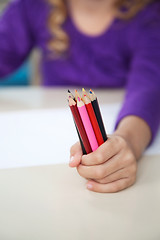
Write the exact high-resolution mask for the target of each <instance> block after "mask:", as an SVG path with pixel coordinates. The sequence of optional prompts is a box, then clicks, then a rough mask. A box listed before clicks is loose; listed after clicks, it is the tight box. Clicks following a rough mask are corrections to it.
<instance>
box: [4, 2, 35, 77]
mask: <svg viewBox="0 0 160 240" xmlns="http://www.w3.org/2000/svg"><path fill="white" fill-rule="evenodd" d="M30 7H32V6H30ZM26 12H27V9H26V6H25V1H24V0H17V1H13V2H11V3H10V5H9V6H8V7H7V9H6V10H4V13H3V15H2V16H1V17H0V77H3V76H5V75H8V74H10V73H12V72H13V71H14V70H16V69H17V68H18V67H19V66H20V65H21V64H22V63H23V61H24V60H25V59H26V57H27V56H28V54H29V53H30V51H31V49H32V48H33V45H34V39H33V36H32V33H31V30H30V25H29V21H28V19H27V16H26V15H27V14H26Z"/></svg>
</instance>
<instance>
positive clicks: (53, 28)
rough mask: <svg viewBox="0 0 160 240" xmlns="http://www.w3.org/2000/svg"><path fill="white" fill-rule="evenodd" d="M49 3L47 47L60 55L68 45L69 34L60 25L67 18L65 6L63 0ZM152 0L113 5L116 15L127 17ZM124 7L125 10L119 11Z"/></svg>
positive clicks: (126, 0) (127, 0)
mask: <svg viewBox="0 0 160 240" xmlns="http://www.w3.org/2000/svg"><path fill="white" fill-rule="evenodd" d="M48 1H49V3H50V5H51V12H50V15H49V19H48V26H49V30H50V32H51V35H52V36H53V38H52V39H51V40H50V41H49V43H48V47H49V49H50V50H51V51H52V52H54V53H56V54H58V55H61V54H62V53H64V52H65V51H66V50H67V49H68V47H69V36H68V35H67V34H66V32H65V31H64V30H63V28H62V25H63V24H64V22H65V20H66V18H67V7H66V4H65V0H48ZM151 2H153V0H133V1H131V0H116V1H115V3H114V7H115V9H116V10H117V17H118V18H121V19H129V18H132V17H134V16H135V15H136V14H137V13H138V12H139V11H140V10H141V9H143V8H144V7H145V6H146V5H148V4H149V3H151ZM122 9H125V11H121V10H122Z"/></svg>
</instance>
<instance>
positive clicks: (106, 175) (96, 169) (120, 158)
mask: <svg viewBox="0 0 160 240" xmlns="http://www.w3.org/2000/svg"><path fill="white" fill-rule="evenodd" d="M70 167H77V171H78V173H79V174H80V175H81V176H82V177H84V178H86V179H87V180H88V182H87V188H88V189H89V190H91V191H95V192H104V193H105V192H108V193H111V192H118V191H120V190H123V189H125V188H127V187H129V186H131V185H132V184H133V183H134V182H135V180H136V172H137V161H136V158H135V156H134V153H133V151H132V149H131V147H130V146H129V144H128V143H127V141H126V140H125V139H124V138H122V137H121V136H116V135H112V136H110V137H109V138H108V140H107V141H106V142H105V143H104V144H102V145H101V146H100V147H99V148H98V149H97V150H96V151H95V152H92V153H90V154H88V155H82V150H81V147H80V143H76V144H75V145H73V146H72V148H71V162H70Z"/></svg>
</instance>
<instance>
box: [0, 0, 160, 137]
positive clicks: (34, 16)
mask: <svg viewBox="0 0 160 240" xmlns="http://www.w3.org/2000/svg"><path fill="white" fill-rule="evenodd" d="M48 13H49V6H48V5H47V3H46V0H14V1H12V2H11V3H10V5H9V7H8V8H7V9H6V10H5V12H4V13H3V16H2V17H1V19H0V77H3V76H5V75H7V74H10V73H11V72H12V71H14V70H15V69H17V68H18V67H19V66H20V65H21V64H22V62H23V61H24V60H25V59H26V57H27V56H28V55H29V53H30V52H31V50H32V49H33V48H34V47H37V48H39V49H40V50H41V52H42V63H41V70H42V76H43V85H45V86H56V85H63V86H64V85H67V86H68V85H72V86H75V85H80V86H83V87H85V86H88V87H92V88H96V87H103V88H104V87H105V88H119V87H125V88H126V95H125V99H124V103H123V106H122V109H121V111H120V113H119V115H118V119H117V124H118V122H119V121H120V120H121V119H122V118H123V117H125V116H127V115H136V116H139V117H141V118H142V119H144V120H145V121H146V122H147V123H148V125H149V126H150V128H151V131H152V139H154V137H155V134H156V132H157V130H158V127H159V123H160V2H159V1H157V2H155V3H152V4H150V5H149V6H148V7H146V8H145V9H143V11H141V12H139V13H138V14H137V15H136V17H134V18H133V19H132V20H130V21H127V22H124V21H122V20H115V21H114V22H113V24H112V25H111V27H110V28H109V30H107V31H106V32H104V33H103V34H101V35H100V36H97V37H90V36H87V35H85V34H83V33H81V32H80V31H78V30H77V29H76V27H75V25H74V23H73V21H72V19H71V18H70V17H68V19H67V20H66V22H65V24H64V29H65V30H66V32H67V33H68V35H69V37H70V48H69V50H68V52H67V53H66V54H65V55H64V56H62V57H61V58H59V59H51V58H50V57H49V54H48V50H47V41H48V39H49V38H50V33H49V30H48V28H47V18H48Z"/></svg>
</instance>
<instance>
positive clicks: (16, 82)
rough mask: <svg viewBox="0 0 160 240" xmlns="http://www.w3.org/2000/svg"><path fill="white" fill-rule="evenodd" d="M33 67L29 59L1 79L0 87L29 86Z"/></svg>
mask: <svg viewBox="0 0 160 240" xmlns="http://www.w3.org/2000/svg"><path fill="white" fill-rule="evenodd" d="M30 79H31V68H30V63H29V61H28V62H26V63H24V64H23V65H22V66H21V67H20V68H19V69H18V70H17V71H16V72H14V73H13V74H11V75H9V76H8V77H6V78H3V79H0V87H2V86H3V87H4V86H27V85H29V84H30Z"/></svg>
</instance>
